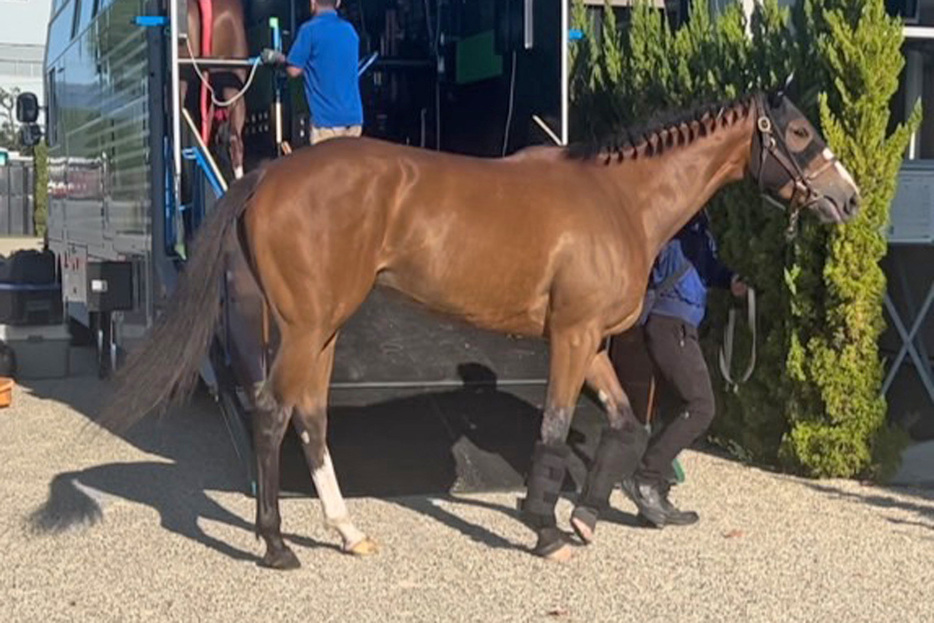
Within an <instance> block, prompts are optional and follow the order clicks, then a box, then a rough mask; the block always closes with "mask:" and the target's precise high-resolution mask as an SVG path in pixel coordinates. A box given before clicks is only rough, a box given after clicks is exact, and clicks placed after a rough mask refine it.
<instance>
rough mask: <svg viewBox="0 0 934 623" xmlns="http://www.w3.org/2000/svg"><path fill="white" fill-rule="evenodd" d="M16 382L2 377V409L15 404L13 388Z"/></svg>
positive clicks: (0, 400) (0, 401)
mask: <svg viewBox="0 0 934 623" xmlns="http://www.w3.org/2000/svg"><path fill="white" fill-rule="evenodd" d="M15 386H16V382H15V381H13V379H11V378H9V377H6V376H0V408H2V407H9V406H10V404H11V403H12V402H13V387H15Z"/></svg>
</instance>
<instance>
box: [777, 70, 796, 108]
mask: <svg viewBox="0 0 934 623" xmlns="http://www.w3.org/2000/svg"><path fill="white" fill-rule="evenodd" d="M797 95H798V82H797V81H796V80H795V72H794V71H792V72H791V73H789V74H788V77H787V78H785V84H783V85H782V88H781V89H779V91H778V96H779V99H781V98H782V97H787V98H788V99H790V100H792V101H794V100H795V98H796V97H797Z"/></svg>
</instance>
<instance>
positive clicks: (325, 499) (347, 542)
mask: <svg viewBox="0 0 934 623" xmlns="http://www.w3.org/2000/svg"><path fill="white" fill-rule="evenodd" d="M311 477H312V480H314V482H315V489H317V490H318V497H319V498H320V499H321V507H322V508H323V510H324V522H325V524H326V525H328V526H329V527H331V528H334V529H335V530H337V531H338V532H340V535H341V538H342V539H343V541H344V547H345V548H350V547H353V546H354V545H356V544H357V543H359V542H360V541H362V540H363V539H365V538H366V535H365V534H363V533H362V532H361V531H360V530H357V528H356V527H355V526H354V525H353V523H351V521H350V515H349V514H348V513H347V505H346V504H345V503H344V496H342V495H341V489H340V486H339V485H338V484H337V474H335V473H334V464H333V463H331V453H330V452H328V450H327V448H325V450H324V460H323V461H322V462H321V466H320V467H318V469H316V470H315V471H314V473H313V474H312V475H311Z"/></svg>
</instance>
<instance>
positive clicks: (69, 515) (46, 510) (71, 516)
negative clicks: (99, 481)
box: [27, 473, 104, 534]
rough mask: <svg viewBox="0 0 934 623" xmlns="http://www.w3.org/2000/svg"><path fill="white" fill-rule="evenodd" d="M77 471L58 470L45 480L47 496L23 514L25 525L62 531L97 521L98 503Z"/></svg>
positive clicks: (41, 530)
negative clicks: (45, 499)
mask: <svg viewBox="0 0 934 623" xmlns="http://www.w3.org/2000/svg"><path fill="white" fill-rule="evenodd" d="M77 477H78V474H77V473H69V474H59V475H57V476H56V477H55V478H53V479H52V482H51V483H49V499H48V500H47V501H46V502H45V504H43V505H42V506H40V507H39V508H37V509H36V510H34V511H33V512H32V513H31V514H30V515H29V517H28V518H27V528H28V529H29V530H30V531H31V532H33V533H37V534H46V533H58V532H64V531H65V530H68V529H69V528H73V527H76V526H80V525H92V524H96V523H97V522H99V521H100V520H101V519H102V518H103V516H104V514H103V511H102V510H101V507H100V504H99V503H98V502H97V501H96V500H95V499H94V498H92V497H91V496H90V495H88V492H87V490H86V489H85V488H84V487H82V486H81V485H80V483H79V482H78V479H77Z"/></svg>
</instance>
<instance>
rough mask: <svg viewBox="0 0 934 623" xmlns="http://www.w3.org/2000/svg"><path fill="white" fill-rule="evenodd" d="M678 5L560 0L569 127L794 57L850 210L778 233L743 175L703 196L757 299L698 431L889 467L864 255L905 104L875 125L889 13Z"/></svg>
mask: <svg viewBox="0 0 934 623" xmlns="http://www.w3.org/2000/svg"><path fill="white" fill-rule="evenodd" d="M690 13H691V19H690V20H689V21H688V23H687V24H685V25H683V26H682V27H680V28H677V29H675V30H672V29H671V28H670V27H669V25H668V22H667V20H666V19H665V17H664V15H663V14H662V13H661V12H660V11H658V10H656V9H654V8H652V7H651V6H649V5H648V4H647V3H637V4H636V6H634V7H633V9H632V12H631V16H630V22H629V27H628V28H627V29H626V30H625V31H623V32H616V33H614V32H613V29H614V28H615V20H612V19H611V15H612V10H609V9H608V8H606V9H604V13H603V14H604V20H603V24H602V28H600V29H599V31H598V30H597V29H596V28H595V27H594V21H593V20H592V19H591V16H588V14H587V12H586V10H585V9H584V6H583V3H582V2H581V1H580V0H575V2H574V13H573V16H574V25H575V27H577V28H581V29H582V30H583V31H584V33H585V38H584V40H583V41H582V42H580V43H579V44H578V45H577V46H575V48H576V51H575V63H574V65H573V74H572V88H571V95H572V98H573V105H574V106H573V109H572V111H573V116H572V127H571V130H572V136H573V137H574V138H576V139H584V138H588V136H587V135H589V134H592V133H593V134H596V133H601V132H606V131H607V130H608V129H610V128H612V127H613V126H614V125H619V124H621V123H630V122H632V121H634V120H637V119H642V118H645V117H647V116H649V115H651V114H652V113H653V112H655V111H658V110H660V109H665V108H671V107H673V106H675V107H680V106H689V105H692V104H697V103H700V102H707V101H711V100H714V99H719V98H724V97H735V96H738V95H740V94H743V93H746V92H749V91H750V90H752V89H764V90H770V89H774V88H776V87H778V86H779V85H781V84H782V83H784V81H785V79H786V78H787V77H788V76H789V75H790V74H791V72H792V71H794V72H795V75H796V82H798V83H800V86H801V87H802V92H801V94H799V95H798V96H797V97H796V98H795V100H796V103H797V104H798V105H799V106H800V107H801V108H802V110H803V111H805V113H806V114H808V115H809V117H810V118H811V119H812V120H814V121H818V120H819V122H820V123H819V125H820V126H821V128H822V131H823V133H824V135H825V137H826V139H827V142H828V145H829V146H830V147H831V149H833V150H834V152H835V153H836V154H837V155H838V156H839V157H840V158H841V159H842V160H843V161H844V162H845V163H846V165H847V167H848V169H849V170H850V171H851V172H852V173H853V174H854V177H855V178H856V180H857V182H858V184H859V185H860V188H861V191H862V195H863V210H862V213H861V214H860V216H859V217H858V218H857V219H855V220H854V221H853V222H852V223H851V224H848V225H846V226H842V227H837V228H833V229H830V228H827V227H824V226H821V225H819V224H818V223H816V222H814V220H812V219H802V224H801V228H800V233H799V235H798V237H797V238H796V240H795V242H794V244H793V245H788V244H786V242H785V239H784V235H783V234H784V231H785V228H786V227H787V220H786V216H785V215H784V214H783V213H782V212H780V211H778V210H775V209H772V208H769V207H763V206H761V205H760V204H761V203H762V200H761V199H760V197H759V194H758V192H757V190H756V189H755V188H754V187H753V186H752V185H751V184H739V185H735V186H733V187H731V188H729V189H727V190H726V191H724V192H722V193H720V194H719V195H718V196H717V197H715V198H714V200H713V201H712V202H711V206H710V207H711V210H710V214H711V218H712V220H713V224H714V229H715V231H716V232H717V234H718V239H719V241H720V248H721V253H722V255H723V257H724V259H725V260H726V261H727V263H729V264H730V265H731V266H733V268H734V269H735V270H737V272H739V273H740V274H742V275H744V276H745V277H746V278H747V280H748V281H749V282H750V283H752V284H753V285H754V286H755V287H756V288H757V291H758V294H759V309H760V310H761V311H760V316H759V323H760V324H759V339H760V342H759V344H758V350H759V357H758V362H759V363H758V366H757V369H756V372H755V374H754V375H753V377H752V379H751V380H750V382H749V383H747V384H746V385H744V386H743V387H742V389H741V391H740V392H738V393H727V392H725V391H721V392H720V396H719V398H720V401H719V402H720V407H721V408H720V412H721V413H720V416H719V417H718V418H717V420H716V422H715V425H714V429H713V431H712V434H713V436H714V437H715V438H717V439H719V440H722V442H723V443H724V445H726V446H728V447H731V448H733V449H734V452H738V453H741V454H742V455H743V456H745V457H748V458H749V459H751V460H754V461H757V462H764V463H771V464H781V465H783V466H784V467H786V468H792V469H796V470H798V471H801V472H803V473H807V474H811V475H815V476H830V475H833V476H854V475H875V476H881V475H883V474H885V473H890V472H891V471H892V469H893V465H895V464H896V462H897V457H898V454H899V450H900V448H901V447H902V445H903V438H904V436H903V433H901V432H900V431H898V430H894V429H890V428H889V427H888V426H887V424H886V422H885V403H884V400H883V399H882V398H880V393H881V392H880V387H881V380H882V366H881V362H880V360H879V355H878V351H877V347H876V342H877V339H878V336H879V333H880V332H881V330H882V327H883V319H882V305H881V302H882V296H883V293H884V289H885V279H884V276H883V274H882V272H881V269H880V268H879V264H878V262H879V260H880V259H881V258H882V256H883V255H884V254H885V249H886V244H885V240H884V238H883V235H882V231H883V228H884V225H885V224H886V222H887V219H888V210H889V205H890V203H891V200H892V196H893V194H894V189H895V180H896V174H897V171H898V167H899V165H900V163H901V156H902V153H903V151H904V149H905V147H906V145H907V141H908V138H909V136H910V134H911V130H912V129H913V128H914V127H916V124H917V123H918V121H919V114H920V113H919V112H918V111H916V113H915V115H914V116H913V117H912V119H911V120H910V121H909V123H907V124H906V125H905V126H902V127H899V128H898V129H897V130H896V131H895V132H894V133H892V134H891V135H889V134H887V132H886V128H887V126H888V121H889V109H888V102H889V100H890V99H891V97H892V95H893V94H894V93H895V91H896V89H897V86H898V82H897V81H898V75H899V72H900V70H901V67H902V63H903V60H902V56H901V53H900V46H901V41H902V34H901V29H900V23H899V21H898V20H897V19H893V18H889V17H888V16H887V15H886V13H885V8H884V2H883V0H868V1H867V0H804V1H803V2H802V3H801V4H799V5H798V6H796V7H795V9H794V12H793V13H792V11H790V10H788V9H787V8H782V7H780V6H779V5H778V3H777V1H776V0H765V1H764V2H762V3H760V4H758V5H757V7H756V10H755V11H754V13H753V15H752V16H751V19H750V20H749V23H748V24H747V22H746V17H745V15H744V14H743V12H742V9H741V6H740V4H739V3H733V4H731V5H729V6H728V7H727V8H725V9H724V10H723V11H722V12H721V13H720V14H719V15H718V16H717V17H716V18H711V17H710V16H711V12H710V11H709V6H708V2H707V0H694V1H693V2H692V6H691V12H690ZM620 52H621V54H620ZM818 94H819V96H818ZM728 299H729V297H728V296H714V297H712V302H711V311H710V314H709V320H710V324H711V326H712V327H713V330H712V331H711V332H710V333H709V335H708V337H709V339H707V340H706V342H705V350H706V352H707V354H708V356H709V360H710V361H711V362H712V363H713V362H715V359H714V356H715V354H716V349H717V346H718V343H719V339H720V336H721V335H722V326H723V324H724V321H725V317H726V313H727V310H728V306H729V305H730V304H731V302H730V301H729V300H728ZM745 337H746V336H745V335H743V332H742V331H740V332H739V333H738V335H737V339H738V343H737V345H736V351H737V352H738V353H744V352H748V346H749V345H748V343H744V342H743V341H742V340H743V339H744V338H745ZM746 339H748V338H746ZM736 365H737V366H738V367H739V366H743V365H745V362H736ZM712 367H713V366H712ZM718 385H719V384H718Z"/></svg>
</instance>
